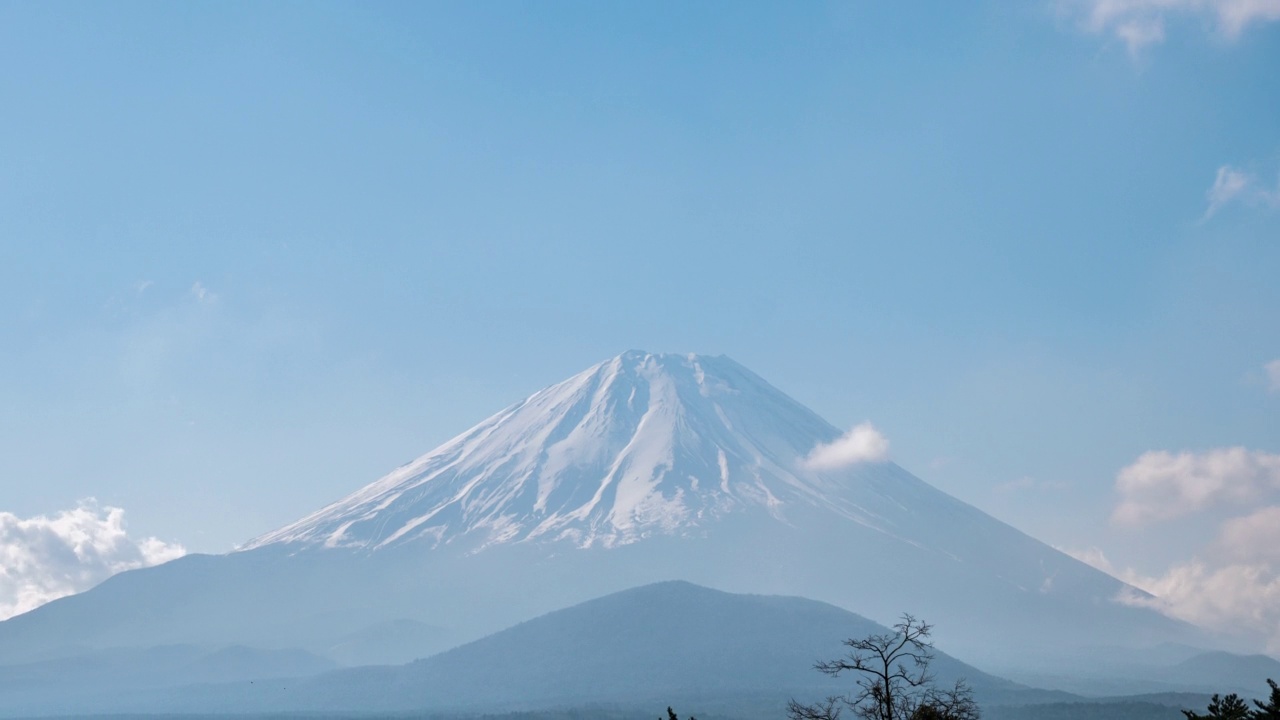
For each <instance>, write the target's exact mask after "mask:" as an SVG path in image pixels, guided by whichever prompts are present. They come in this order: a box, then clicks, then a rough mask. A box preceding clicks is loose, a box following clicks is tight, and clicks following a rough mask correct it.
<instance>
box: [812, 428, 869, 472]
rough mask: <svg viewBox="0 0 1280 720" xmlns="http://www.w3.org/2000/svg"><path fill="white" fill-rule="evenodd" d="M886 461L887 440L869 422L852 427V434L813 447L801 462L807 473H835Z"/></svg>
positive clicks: (848, 433) (850, 432)
mask: <svg viewBox="0 0 1280 720" xmlns="http://www.w3.org/2000/svg"><path fill="white" fill-rule="evenodd" d="M888 459H889V440H888V438H886V437H885V436H884V435H882V434H881V433H880V431H879V430H876V428H875V426H874V425H872V424H871V423H869V422H864V423H861V424H859V425H855V426H854V427H853V429H852V430H850V431H849V432H847V433H845V434H844V435H841V436H840V437H838V438H836V439H835V440H833V441H832V442H829V443H826V444H824V445H819V446H817V447H815V448H814V449H813V450H812V451H810V453H809V454H808V455H807V456H806V457H805V459H804V466H805V467H807V468H809V469H810V470H836V469H839V468H843V467H848V466H850V465H857V464H858V463H864V462H883V461H885V460H888Z"/></svg>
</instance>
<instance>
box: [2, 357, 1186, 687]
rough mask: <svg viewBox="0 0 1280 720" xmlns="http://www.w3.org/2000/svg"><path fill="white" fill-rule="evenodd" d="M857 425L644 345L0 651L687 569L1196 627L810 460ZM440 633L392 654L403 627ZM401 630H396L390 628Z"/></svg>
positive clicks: (1113, 629) (750, 582) (510, 599)
mask: <svg viewBox="0 0 1280 720" xmlns="http://www.w3.org/2000/svg"><path fill="white" fill-rule="evenodd" d="M840 437H841V431H840V430H838V429H837V428H835V427H834V426H832V425H831V424H830V423H828V422H826V421H825V420H823V419H822V418H820V417H818V416H817V415H816V414H814V413H813V412H812V411H810V410H808V409H807V408H805V407H804V406H802V405H801V404H799V403H798V402H796V401H795V400H793V399H791V398H790V397H788V396H787V395H785V394H784V393H782V392H781V391H779V390H777V389H776V388H774V387H773V386H771V385H769V384H768V383H767V382H765V381H764V380H763V379H761V378H760V377H758V376H757V375H755V374H754V373H752V372H751V371H749V370H747V369H746V368H744V367H742V366H741V365H739V364H738V363H736V362H734V361H732V360H730V359H728V358H725V357H705V356H697V355H655V354H650V353H643V352H638V351H632V352H628V353H625V354H623V355H620V356H618V357H616V358H613V359H610V360H608V361H605V362H603V363H600V364H598V365H596V366H594V367H592V368H589V369H588V370H586V371H584V372H582V373H580V374H578V375H576V376H574V377H572V378H570V379H568V380H566V381H564V382H562V383H559V384H557V385H554V386H551V387H549V388H546V389H544V390H542V391H540V392H537V393H535V394H534V395H532V396H530V397H529V398H528V399H526V400H524V401H522V402H519V403H517V404H515V405H513V406H511V407H509V408H507V409H505V410H503V411H501V412H499V413H498V414H496V415H494V416H492V417H490V418H489V419H487V420H485V421H483V422H481V423H480V424H479V425H477V426H476V427H474V428H472V429H471V430H469V431H467V432H465V433H463V434H462V435H459V436H458V437H456V438H454V439H453V440H451V441H449V442H447V443H445V444H444V445H442V446H441V447H439V448H437V449H436V450H433V451H431V452H429V453H427V454H426V455H424V456H422V457H421V458H419V459H418V460H415V461H413V462H411V463H409V464H407V465H405V466H402V467H400V468H398V469H396V470H394V471H392V472H391V473H390V474H388V475H387V476H385V477H383V478H382V479H380V480H377V481H376V482H374V483H372V484H370V485H368V486H366V487H364V488H362V489H359V490H357V491H356V492H354V493H353V494H351V495H349V496H348V497H346V498H343V499H341V500H339V501H337V502H335V503H333V504H332V505H330V506H328V507H326V508H323V509H321V510H319V511H318V512H315V513H313V514H311V515H308V516H307V517H304V518H302V519H301V520H299V521H298V522H296V523H293V524H291V525H289V526H287V527H284V528H281V529H280V530H277V531H275V532H271V533H268V534H266V535H264V536H262V537H260V538H257V539H255V540H253V541H251V542H249V543H247V544H246V546H245V547H244V548H243V549H242V550H241V551H239V552H235V553H230V554H228V555H224V556H191V557H187V558H182V559H180V560H177V561H174V562H171V563H168V564H166V565H163V566H160V567H156V568H149V569H146V570H138V571H131V572H128V573H124V574H121V575H118V576H116V577H113V578H111V579H110V580H108V581H106V582H105V583H103V584H102V585H100V586H99V587H97V588H95V589H93V590H91V591H89V592H86V593H83V594H81V595H77V596H72V597H69V598H64V599H62V600H59V601H55V602H53V603H50V604H48V605H46V606H44V607H41V608H39V609H37V610H35V611H33V612H30V613H27V614H25V615H22V616H19V617H16V618H13V619H10V620H8V621H6V622H4V623H0V662H14V661H17V660H22V659H24V658H30V657H33V656H36V655H40V656H46V657H47V656H49V655H50V654H55V655H56V654H57V653H59V652H64V653H74V652H79V650H76V649H75V648H83V647H89V648H108V647H119V646H139V645H142V646H146V645H156V644H166V643H206V644H207V643H210V642H218V643H224V644H225V643H228V642H234V643H243V644H250V645H254V646H257V647H266V648H287V647H299V648H303V649H305V650H308V651H311V652H316V653H321V654H323V653H325V652H326V651H327V650H328V649H330V648H333V647H335V646H339V645H341V644H342V643H343V642H344V639H347V638H351V637H362V638H365V639H366V640H365V641H362V642H363V645H362V646H361V647H362V649H361V658H363V659H366V660H367V659H384V660H387V661H390V660H393V659H402V658H403V657H404V656H405V655H406V653H418V654H422V655H425V654H429V653H431V652H435V651H438V650H442V649H445V647H448V646H450V645H453V644H456V643H457V642H459V641H463V640H468V639H473V638H478V637H481V636H483V635H485V634H488V633H492V632H494V631H496V630H498V629H500V628H502V627H506V626H509V625H511V624H514V623H516V622H519V621H522V620H526V619H528V618H531V617H534V616H537V615H539V614H541V613H545V612H549V611H551V610H554V609H556V608H561V607H566V606H568V605H572V604H574V603H577V602H581V601H583V600H585V599H587V598H590V597H597V596H600V595H605V594H608V593H610V592H614V591H618V590H621V589H624V588H628V587H634V586H636V585H640V584H645V583H651V582H658V581H663V580H672V579H684V580H689V581H692V582H697V583H699V584H703V585H707V586H711V587H716V588H720V589H723V590H730V591H735V592H749V593H763V594H784V595H802V596H806V597H811V598H814V599H817V600H822V601H826V602H830V603H833V604H835V605H838V606H841V607H846V608H850V609H853V610H857V611H858V612H860V613H862V614H864V615H867V616H869V617H872V618H874V619H876V620H878V621H881V622H892V620H893V619H894V618H895V617H897V616H898V614H899V613H901V612H903V611H910V612H912V613H914V614H915V615H917V616H919V617H922V618H925V619H927V620H929V621H931V622H933V623H935V624H936V626H937V635H936V637H937V639H938V640H939V642H940V644H943V645H944V646H946V647H948V648H949V649H951V650H952V651H957V652H961V653H962V654H964V655H966V657H971V658H975V659H981V660H983V661H984V662H993V661H999V662H1001V663H1006V664H1016V663H1017V662H1018V660H1017V658H1019V657H1029V656H1037V657H1041V658H1044V657H1048V656H1049V654H1050V651H1051V650H1056V649H1060V648H1064V647H1071V646H1076V645H1099V644H1103V643H1110V644H1120V645H1130V646H1141V645H1152V644H1155V643H1158V642H1166V641H1177V642H1193V641H1194V644H1200V645H1203V644H1204V639H1203V638H1201V637H1199V636H1198V635H1197V633H1196V631H1195V630H1194V629H1193V628H1190V627H1189V626H1186V625H1184V624H1181V623H1178V622H1175V621H1172V620H1169V619H1167V618H1165V617H1163V616H1161V615H1159V614H1157V613H1155V612H1152V611H1150V610H1148V609H1145V608H1139V607H1132V606H1130V605H1127V604H1125V603H1124V602H1122V601H1121V598H1123V597H1126V596H1127V597H1132V596H1140V595H1141V594H1142V593H1141V591H1139V590H1137V589H1135V588H1132V587H1129V586H1127V585H1125V584H1124V583H1122V582H1120V581H1119V580H1116V579H1115V578H1112V577H1110V576H1108V575H1106V574H1103V573H1101V572H1099V571H1097V570H1095V569H1093V568H1091V567H1089V566H1087V565H1084V564H1083V563H1080V562H1078V561H1076V560H1075V559H1073V558H1070V557H1068V556H1066V555H1064V554H1063V553H1061V552H1058V551H1057V550H1055V549H1053V548H1051V547H1049V546H1047V545H1045V544H1043V543H1041V542H1039V541H1037V540H1035V539H1034V538H1031V537H1029V536H1027V535H1026V534H1024V533H1022V532H1020V531H1018V530H1016V529H1014V528H1012V527H1010V526H1008V525H1006V524H1004V523H1002V522H1000V521H998V520H996V519H994V518H992V517H990V516H989V515H986V514H985V513H983V512H981V511H979V510H977V509H976V508H974V507H972V506H970V505H967V504H965V503H963V502H961V501H959V500H957V499H955V498H953V497H951V496H949V495H947V494H945V493H943V492H941V491H939V490H937V489H936V488H933V487H932V486H930V485H929V484H927V483H925V482H924V481H922V480H920V479H919V478H917V477H915V476H914V475H912V474H911V473H909V472H907V471H906V470H904V469H903V468H901V467H899V466H898V465H896V464H894V463H892V462H887V461H879V462H857V463H846V464H843V465H836V464H832V463H823V464H815V463H813V462H811V461H810V457H811V454H812V453H813V452H814V450H815V449H816V448H819V447H822V446H825V445H828V444H830V443H833V442H836V441H838V440H839V439H840ZM406 621H408V622H413V623H420V624H423V625H426V626H430V627H432V628H438V629H440V632H439V633H434V632H432V633H419V634H418V635H417V636H416V637H418V640H417V641H415V642H414V643H413V644H412V647H409V648H406V647H404V643H400V645H399V646H397V647H395V648H388V649H387V651H386V653H385V654H384V655H381V656H380V655H379V652H378V648H377V647H376V643H375V644H374V645H373V646H371V645H370V642H369V641H368V639H369V638H378V637H382V636H385V635H386V633H383V634H382V635H380V634H379V631H378V628H381V627H387V624H388V623H392V624H394V623H401V622H406ZM391 635H394V633H392V634H391Z"/></svg>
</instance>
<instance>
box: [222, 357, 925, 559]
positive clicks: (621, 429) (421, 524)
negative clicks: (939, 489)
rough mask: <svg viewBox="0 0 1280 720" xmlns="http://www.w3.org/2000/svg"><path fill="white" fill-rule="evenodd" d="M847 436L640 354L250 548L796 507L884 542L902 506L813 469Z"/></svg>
mask: <svg viewBox="0 0 1280 720" xmlns="http://www.w3.org/2000/svg"><path fill="white" fill-rule="evenodd" d="M839 435H840V431H839V430H837V429H836V428H834V427H832V426H831V425H830V424H829V423H827V422H826V421H824V420H823V419H822V418H820V417H818V416H817V415H815V414H814V413H813V412H812V411H810V410H808V409H807V408H805V407H804V406H802V405H800V404H799V403H797V402H796V401H794V400H792V399H791V398H789V397H787V396H786V395H784V394H783V393H781V392H779V391H778V390H777V389H775V388H774V387H772V386H771V385H769V384H768V383H767V382H765V381H764V380H762V379H761V378H759V377H758V376H756V375H755V374H753V373H752V372H751V371H749V370H747V369H746V368H744V367H742V366H741V365H739V364H737V363H736V362H734V361H732V360H730V359H729V358H726V357H723V356H721V357H700V356H697V355H654V354H649V353H643V352H639V351H631V352H628V353H625V354H623V355H620V356H618V357H615V358H613V359H611V360H608V361H605V362H603V363H600V364H598V365H596V366H594V367H592V368H590V369H588V370H586V371H585V372H582V373H580V374H578V375H576V376H574V377H572V378H569V379H568V380H566V381H564V382H562V383H559V384H557V385H553V386H551V387H549V388H547V389H545V390H542V391H540V392H538V393H535V394H534V395H533V396H531V397H530V398H528V399H527V400H525V401H524V402H521V403H518V404H516V405H514V406H512V407H509V408H507V409H506V410H503V411H502V412H500V413H498V414H496V415H494V416H492V417H490V418H489V419H487V420H485V421H484V422H482V423H480V424H479V425H477V426H476V427H474V428H472V429H471V430H469V431H467V432H466V433H463V434H462V435H459V436H458V437H456V438H454V439H453V440H451V441H449V442H448V443H446V444H444V445H443V446H441V447H440V448H438V449H436V450H434V451H432V452H430V453H428V454H426V455H424V456H422V457H421V458H419V459H418V460H416V461H414V462H411V463H409V464H407V465H404V466H403V467H400V468H398V469H397V470H395V471H394V472H392V473H390V474H389V475H387V476H386V477H384V478H382V479H381V480H378V481H377V482H375V483H373V484H371V485H369V486H367V487H365V488H363V489H361V490H359V491H358V492H356V493H354V494H352V495H350V496H348V497H347V498H344V499H343V500H340V501H339V502H337V503H334V504H333V505H330V506H329V507H326V508H324V509H322V510H320V511H319V512H317V513H315V514H313V515H311V516H309V517H306V518H304V519H302V520H300V521H299V522H297V523H294V524H293V525H290V526H288V527H285V528H282V529H280V530H277V531H275V532H272V533H269V534H267V535H264V536H262V537H259V538H257V539H255V540H253V541H251V542H250V543H248V545H247V546H246V547H245V549H253V548H258V547H262V546H265V545H269V544H273V543H299V544H302V545H309V546H314V545H322V546H326V547H361V548H370V549H376V548H381V547H386V546H389V545H394V544H399V543H407V542H413V541H425V542H428V543H430V544H431V545H433V546H434V545H438V544H441V543H452V542H456V541H460V540H461V539H463V538H466V543H467V544H468V545H470V544H471V543H475V546H477V547H484V546H487V545H490V544H494V543H508V542H520V541H530V540H565V541H569V542H572V543H573V544H575V545H578V546H580V547H589V546H603V547H611V546H616V545H622V544H627V543H631V542H635V541H636V540H639V539H642V538H644V537H648V536H652V535H655V534H680V533H687V532H690V531H696V529H697V528H699V527H700V526H702V525H704V524H705V523H707V522H708V521H711V520H714V519H716V518H719V517H721V516H723V515H725V514H727V513H732V512H735V511H741V510H745V509H752V508H754V509H758V510H762V511H764V512H767V513H769V514H771V515H773V516H775V517H776V518H777V519H780V520H783V521H785V519H786V517H787V508H788V506H790V505H792V504H795V503H804V504H808V505H811V506H819V507H824V508H827V509H829V510H831V511H832V512H836V513H839V514H841V515H843V516H845V517H846V518H848V519H851V520H854V521H856V522H859V523H863V524H865V525H868V526H870V527H879V528H884V527H885V526H886V518H885V517H882V516H881V512H882V507H878V506H884V505H886V501H889V500H890V498H889V497H887V496H884V495H882V494H879V493H877V492H876V491H874V489H873V488H871V487H867V488H863V490H864V492H862V493H854V494H853V495H852V496H850V494H849V493H846V492H841V490H842V488H841V487H840V483H838V482H837V481H836V480H835V479H834V478H836V477H838V476H840V473H839V472H834V471H832V472H817V471H814V470H810V469H807V468H806V467H805V465H804V463H803V458H804V457H805V455H806V454H808V453H809V452H810V451H811V450H812V449H813V448H814V446H815V445H817V444H819V443H827V442H830V441H832V440H834V439H835V438H837V437H839ZM903 475H906V473H903ZM908 477H909V476H908ZM888 504H889V505H893V504H894V503H892V502H889V503H888Z"/></svg>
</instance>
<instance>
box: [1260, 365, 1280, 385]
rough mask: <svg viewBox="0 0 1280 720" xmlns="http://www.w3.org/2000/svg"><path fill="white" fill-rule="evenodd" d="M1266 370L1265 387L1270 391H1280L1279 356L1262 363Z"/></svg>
mask: <svg viewBox="0 0 1280 720" xmlns="http://www.w3.org/2000/svg"><path fill="white" fill-rule="evenodd" d="M1262 368H1263V369H1264V370H1266V371H1267V387H1268V388H1270V390H1271V392H1280V358H1278V359H1276V360H1272V361H1271V362H1269V363H1267V364H1266V365H1263V366H1262Z"/></svg>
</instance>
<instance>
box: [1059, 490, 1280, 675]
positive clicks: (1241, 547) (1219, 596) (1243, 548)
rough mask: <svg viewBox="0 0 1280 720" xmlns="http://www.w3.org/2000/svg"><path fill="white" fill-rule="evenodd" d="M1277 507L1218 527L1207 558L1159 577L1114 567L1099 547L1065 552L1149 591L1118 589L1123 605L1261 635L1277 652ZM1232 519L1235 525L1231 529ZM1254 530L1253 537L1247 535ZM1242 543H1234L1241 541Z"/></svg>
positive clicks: (1279, 607) (1279, 617) (1279, 605)
mask: <svg viewBox="0 0 1280 720" xmlns="http://www.w3.org/2000/svg"><path fill="white" fill-rule="evenodd" d="M1277 522H1280V507H1272V508H1265V509H1263V510H1262V511H1260V512H1258V513H1255V514H1254V515H1251V516H1248V517H1246V518H1240V519H1238V520H1234V521H1231V522H1229V523H1227V525H1226V526H1225V527H1224V528H1223V532H1222V535H1221V537H1220V538H1219V539H1218V542H1217V543H1216V545H1215V547H1212V548H1209V549H1208V555H1209V557H1210V558H1211V560H1204V559H1201V558H1193V559H1191V560H1190V561H1188V562H1183V563H1178V564H1176V565H1174V566H1173V567H1171V568H1169V570H1168V571H1167V572H1165V573H1164V574H1163V575H1160V576H1149V575H1143V574H1141V573H1138V572H1136V571H1134V570H1132V569H1130V568H1124V569H1121V568H1117V567H1116V566H1115V565H1113V564H1112V563H1111V561H1110V560H1109V559H1108V558H1107V556H1106V555H1105V554H1104V553H1103V552H1102V551H1101V550H1099V549H1098V548H1089V549H1087V550H1083V551H1070V550H1065V549H1062V548H1059V549H1061V550H1063V552H1066V553H1067V554H1068V555H1071V556H1072V557H1074V558H1076V559H1077V560H1080V561H1081V562H1084V563H1087V564H1089V565H1092V566H1093V567H1095V568H1097V569H1099V570H1101V571H1103V572H1105V573H1107V574H1109V575H1111V576H1113V577H1116V578H1119V579H1120V580H1123V581H1124V582H1126V583H1128V584H1129V585H1131V586H1133V587H1135V588H1138V589H1140V590H1143V591H1145V592H1146V593H1149V595H1143V594H1141V593H1136V592H1132V591H1129V592H1125V593H1121V594H1120V595H1119V596H1118V597H1117V598H1116V599H1117V600H1119V601H1120V602H1122V603H1124V604H1126V605H1132V606H1135V607H1146V608H1151V609H1153V610H1156V611H1158V612H1160V613H1163V614H1165V615H1168V616H1169V617H1173V618H1177V619H1179V620H1185V621H1187V622H1189V623H1192V624H1194V625H1199V626H1201V627H1205V628H1209V629H1212V630H1217V631H1219V632H1223V633H1227V634H1229V635H1236V636H1244V637H1246V639H1251V640H1256V639H1258V638H1261V639H1262V640H1263V642H1264V643H1265V644H1266V648H1267V650H1268V651H1269V652H1276V651H1280V572H1278V570H1280V565H1277V562H1276V560H1277V559H1278V558H1277V557H1276V556H1277V553H1278V552H1280V550H1278V549H1277V548H1278V547H1280V546H1277V545H1276V544H1274V543H1275V540H1276V535H1277V534H1280V525H1277V524H1276V523H1277ZM1233 523H1240V524H1238V525H1236V526H1235V527H1234V528H1233V527H1232V524H1233ZM1251 531H1256V533H1257V534H1256V535H1249V533H1250V532H1251ZM1241 542H1243V544H1235V543H1241Z"/></svg>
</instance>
